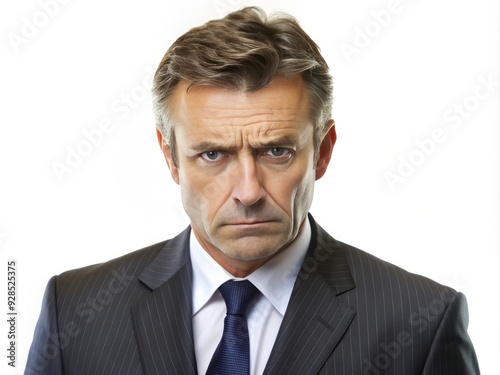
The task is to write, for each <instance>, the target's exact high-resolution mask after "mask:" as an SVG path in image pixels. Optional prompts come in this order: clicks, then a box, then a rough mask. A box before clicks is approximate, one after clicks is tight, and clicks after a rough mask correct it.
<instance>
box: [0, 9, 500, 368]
mask: <svg viewBox="0 0 500 375" xmlns="http://www.w3.org/2000/svg"><path fill="white" fill-rule="evenodd" d="M54 1H55V0H54ZM46 2H50V1H49V0H42V1H33V0H30V1H22V2H21V1H20V2H9V4H8V5H6V3H7V2H3V3H2V8H4V9H1V10H0V20H1V22H0V25H1V31H0V32H1V35H2V39H1V42H0V50H1V59H0V64H1V69H0V80H1V81H0V82H1V85H0V90H1V98H0V99H1V111H0V241H1V242H0V252H1V266H0V269H1V274H0V275H3V276H2V278H1V279H2V280H4V281H3V283H5V286H4V287H0V290H4V292H2V296H3V297H2V298H0V305H3V307H0V311H5V313H2V314H4V319H1V320H2V321H4V323H2V325H0V332H7V330H8V326H7V324H6V322H5V321H6V319H7V315H6V311H7V296H6V292H5V290H6V289H7V285H6V284H7V282H6V271H7V266H6V265H7V260H8V259H15V260H16V261H17V264H18V273H17V280H18V284H17V287H18V300H17V303H18V305H17V311H18V313H19V315H18V322H17V333H18V341H17V365H18V367H17V369H16V370H13V371H10V372H8V371H7V370H6V369H7V365H6V362H7V359H6V356H5V353H6V348H7V337H6V333H5V334H2V335H0V353H2V355H0V358H2V359H1V360H0V361H1V363H0V368H1V370H0V372H1V373H7V372H8V373H13V374H14V373H22V370H23V369H24V364H25V361H26V356H27V351H28V348H29V345H30V342H31V337H32V334H33V329H34V325H35V322H36V319H37V317H38V313H39V309H40V303H41V298H42V294H43V290H44V288H45V284H46V282H47V281H48V279H49V278H50V277H51V276H52V275H54V274H58V273H60V272H63V271H64V270H67V269H71V268H76V267H80V266H84V265H88V264H92V263H96V262H101V261H105V260H108V259H111V258H113V257H116V256H119V255H122V254H125V253H127V252H129V251H132V250H135V249H138V248H140V247H143V246H146V245H149V244H152V243H155V242H159V241H161V240H163V239H166V238H169V237H171V236H173V235H175V234H176V233H177V232H179V231H180V230H182V229H183V228H184V227H185V226H186V225H187V220H186V216H185V214H184V213H183V211H182V207H181V205H180V201H179V191H178V188H177V186H176V185H175V184H174V183H173V182H172V181H171V180H170V176H169V174H168V171H167V167H166V164H165V162H164V160H163V159H162V155H161V153H160V150H159V148H158V146H157V143H156V138H155V128H154V122H153V117H152V114H151V105H150V96H149V93H147V94H145V92H146V89H145V88H144V87H143V86H146V87H147V86H148V83H149V81H150V80H149V79H150V74H151V73H149V72H150V71H151V70H155V69H156V66H157V65H158V63H159V61H160V59H161V57H162V56H163V54H164V53H165V51H166V49H167V48H168V47H169V46H170V44H171V43H172V42H173V41H174V40H175V39H176V38H177V37H178V36H180V35H181V34H183V33H184V32H185V31H187V29H188V28H190V27H192V26H197V25H199V24H201V23H202V22H205V21H206V20H208V19H212V18H218V17H219V16H222V15H223V14H224V13H226V12H228V11H230V10H232V9H237V8H240V7H242V6H243V5H252V4H256V5H261V6H262V7H263V8H264V9H266V10H268V11H271V10H284V11H287V12H289V13H291V14H293V15H294V16H296V17H297V18H298V20H299V22H300V23H301V25H302V26H303V28H304V29H305V30H306V31H307V32H308V33H309V34H310V35H311V37H312V38H313V39H314V40H315V41H316V42H317V43H318V44H319V45H320V46H321V48H322V51H323V53H324V56H325V57H326V59H327V61H328V62H329V64H330V66H331V69H332V73H333V75H334V81H335V91H334V95H335V102H334V118H335V120H336V124H337V133H338V141H337V146H336V148H335V150H334V155H333V159H332V163H331V164H330V169H329V171H328V172H327V175H326V176H325V177H324V178H323V179H322V180H320V181H319V182H318V183H317V185H316V197H315V203H314V205H313V208H312V213H313V215H315V218H316V219H317V220H318V222H319V223H320V224H321V225H322V226H323V227H324V228H326V229H327V230H328V231H329V232H330V233H331V234H332V235H333V236H334V237H336V238H337V239H339V240H342V241H344V242H347V243H350V244H352V245H354V246H357V247H360V248H362V249H364V250H366V251H369V252H371V253H372V254H375V255H377V256H379V257H381V258H383V259H386V260H388V261H390V262H393V263H396V264H397V265H400V266H402V267H404V268H406V269H408V270H410V271H413V272H417V273H420V274H423V275H426V276H428V277H431V278H433V279H435V280H437V281H439V282H442V283H445V284H447V285H450V286H452V287H454V288H456V289H458V290H461V291H463V292H464V293H465V294H466V295H467V298H468V301H469V312H470V326H469V333H470V335H471V337H472V339H473V342H474V344H475V347H476V350H477V354H478V357H479V361H480V365H481V367H482V372H483V373H484V374H498V373H500V364H499V360H498V353H500V333H499V320H500V319H499V318H500V309H499V302H500V301H499V296H500V288H499V287H500V282H499V264H500V261H499V251H498V250H499V231H498V228H499V202H498V192H499V184H498V177H499V174H498V170H499V169H498V167H499V165H498V164H499V151H498V146H499V142H498V140H499V134H498V101H499V100H498V99H499V96H498V91H499V90H500V88H499V87H498V80H499V77H498V57H499V50H498V46H499V29H498V14H499V9H498V4H497V2H496V1H494V0H491V1H488V0H474V1H473V0H469V1H463V0H462V1H456V0H455V1H452V0H442V1H439V2H437V1H431V0H413V1H410V0H400V1H399V2H397V1H392V2H391V1H387V0H381V1H355V2H354V1H347V0H342V1H330V2H326V1H323V0H321V1H320V0H309V1H290V0H288V1H284V0H283V1H256V2H252V3H251V2H247V1H236V0H217V1H215V0H205V1H201V0H200V1H193V0H184V1H159V0H150V1H123V0H121V1H118V0H108V1H105V2H102V1H96V0H87V1H78V0H73V1H68V0H66V1H65V2H66V3H65V4H62V0H61V4H59V3H57V4H59V5H58V7H57V8H56V7H54V6H52V7H51V8H50V9H49V10H45V11H44V10H43V8H42V6H41V4H42V3H46ZM52 3H54V2H53V1H52ZM327 4H328V5H327ZM391 4H392V5H391ZM389 11H392V13H387V12H389ZM41 12H42V13H43V12H44V13H45V15H44V14H42V13H41ZM48 13H51V14H48ZM387 14H390V17H389V16H387ZM382 15H385V16H382ZM29 23H32V24H33V25H34V28H33V26H31V27H30V26H29ZM37 25H38V26H37ZM361 34H364V35H365V36H362V35H361ZM22 38H24V39H22ZM349 46H350V47H349ZM348 48H350V50H349V51H350V52H351V53H348V52H346V51H347V49H348ZM353 51H354V52H353ZM483 81H490V82H493V85H491V86H490V87H489V89H490V91H488V89H487V88H486V87H485V86H484V84H483V83H482V82H483ZM480 86H483V87H480ZM478 87H479V88H478ZM476 90H479V91H476ZM477 94H479V98H478V97H477ZM125 95H128V96H130V97H131V98H132V99H131V100H132V102H129V104H128V105H127V106H128V108H129V110H128V111H127V112H126V111H125V109H124V107H123V106H124V105H126V104H125V103H124V98H125ZM132 107H133V108H132ZM460 108H462V109H461V110H460ZM458 111H461V112H458ZM107 120H109V121H111V125H110V129H109V130H110V131H109V132H108V133H107V134H104V135H103V138H102V140H100V142H99V144H97V145H95V146H93V147H92V148H91V149H89V148H88V147H87V148H85V142H86V141H85V140H86V138H85V135H84V131H87V132H90V131H92V129H97V128H98V127H99V124H100V123H101V122H102V121H107ZM439 132H441V135H440V136H439V137H438V138H437V139H438V140H439V141H441V143H435V144H434V147H431V146H430V144H429V142H427V143H426V145H427V146H428V149H427V155H426V154H423V153H422V151H419V148H418V145H417V143H418V142H419V141H420V142H424V140H425V139H428V138H430V137H432V135H433V134H434V135H436V134H439ZM87 145H88V144H87ZM78 147H80V150H83V151H84V152H86V153H87V155H85V156H84V157H82V158H81V160H76V159H73V162H74V164H73V167H71V168H70V169H71V171H70V172H69V171H66V172H65V173H63V174H62V175H60V176H59V177H60V178H59V177H58V175H57V174H56V173H55V171H54V163H61V165H62V164H65V163H66V158H67V157H68V153H69V150H71V149H72V150H77V149H78ZM70 159H71V158H70ZM402 159H405V160H407V161H408V160H411V161H412V163H413V164H418V165H416V166H415V167H413V169H409V168H408V165H407V166H406V169H404V168H403V167H402V166H401V165H400V164H401V163H402V161H401V160H402ZM398 168H399V169H400V171H399V172H398ZM401 168H403V169H401ZM387 172H391V173H393V174H394V175H397V174H398V173H403V174H404V176H403V177H401V180H400V181H399V182H398V183H396V184H395V185H394V186H393V188H394V189H391V186H390V184H389V183H388V182H387V177H386V176H387Z"/></svg>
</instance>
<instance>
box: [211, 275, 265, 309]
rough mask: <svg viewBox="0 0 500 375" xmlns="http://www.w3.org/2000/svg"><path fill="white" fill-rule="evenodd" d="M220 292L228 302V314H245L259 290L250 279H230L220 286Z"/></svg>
mask: <svg viewBox="0 0 500 375" xmlns="http://www.w3.org/2000/svg"><path fill="white" fill-rule="evenodd" d="M219 292H220V294H222V298H224V301H225V302H226V307H227V314H229V315H245V313H246V310H247V308H248V306H249V305H250V302H252V299H253V298H254V297H255V296H256V295H257V293H258V292H259V290H258V289H257V288H256V287H255V286H254V285H253V284H252V283H251V282H250V281H248V280H243V281H234V280H229V281H226V282H225V283H224V284H222V285H221V286H220V287H219Z"/></svg>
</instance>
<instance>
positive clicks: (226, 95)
mask: <svg viewBox="0 0 500 375" xmlns="http://www.w3.org/2000/svg"><path fill="white" fill-rule="evenodd" d="M153 98H154V109H155V113H156V116H157V128H158V130H157V135H158V141H159V144H160V147H161V149H162V151H163V154H164V156H165V159H166V162H167V165H168V168H169V170H170V173H171V176H172V178H173V179H174V181H175V182H176V183H177V184H179V185H180V190H181V195H182V202H183V205H184V208H185V210H186V212H187V214H188V216H189V218H190V220H191V225H190V227H189V228H187V229H186V230H185V231H184V232H182V233H181V234H179V235H178V236H177V237H175V238H173V239H171V240H169V241H165V242H162V243H159V244H156V245H153V246H151V247H148V248H145V249H142V250H139V251H136V252H134V253H131V254H128V255H125V256H123V257H121V258H118V259H115V260H111V261H109V262H107V263H103V264H98V265H94V266H89V267H86V268H82V269H78V270H73V271H69V272H66V273H63V274H61V275H59V276H55V277H53V278H52V279H51V280H50V281H49V284H48V286H47V290H46V293H45V296H44V301H43V306H42V312H41V315H40V318H39V322H38V325H37V328H36V331H35V335H34V340H33V344H32V347H31V350H30V354H29V359H28V364H27V371H26V372H27V373H28V374H93V375H94V374H196V373H199V374H205V373H208V374H226V373H227V374H240V373H242V374H244V373H245V374H386V373H388V374H440V375H442V374H453V375H457V374H478V373H479V369H478V365H477V360H476V356H475V353H474V349H473V347H472V344H471V342H470V339H469V337H468V335H467V319H468V318H467V306H466V301H465V297H464V296H463V295H462V294H461V293H457V292H456V291H454V290H452V289H450V288H448V287H445V286H442V285H439V284H437V283H435V282H433V281H431V280H429V279H426V278H424V277H421V276H417V275H414V274H410V273H408V272H406V271H404V270H402V269H400V268H398V267H396V266H394V265H391V264H389V263H386V262H384V261H382V260H380V259H377V258H375V257H373V256H371V255H369V254H367V253H365V252H363V251H361V250H358V249H356V248H353V247H351V246H349V245H346V244H343V243H340V242H338V241H336V240H334V239H333V238H332V237H330V236H329V235H328V234H327V233H326V232H325V231H324V230H323V229H322V228H321V227H320V226H319V225H318V224H317V223H316V222H315V221H314V219H313V218H312V216H310V215H309V214H308V211H309V208H310V205H311V202H312V197H313V187H314V182H315V180H317V179H319V178H321V177H322V176H323V175H324V173H325V172H326V169H327V167H328V165H329V162H330V156H331V153H332V149H333V147H334V144H335V140H336V135H335V127H334V122H333V120H331V118H330V116H331V104H332V80H331V77H330V75H329V71H328V66H327V64H326V62H325V61H324V59H323V58H322V56H321V54H320V52H319V49H318V47H317V46H316V45H315V43H314V42H313V41H312V40H311V39H310V38H309V37H308V36H307V35H306V34H305V33H304V31H303V30H302V29H301V28H300V27H299V26H298V24H297V23H296V22H295V21H294V20H293V19H291V18H290V17H287V16H280V17H277V18H272V19H266V17H265V15H264V14H263V12H262V11H260V10H259V9H256V8H246V9H243V10H241V11H238V12H234V13H232V14H230V15H228V16H227V17H225V18H224V19H222V20H216V21H211V22H208V23H207V24H205V25H203V26H201V27H198V28H195V29H192V30H190V31H189V32H187V33H186V34H185V35H183V36H181V37H180V38H179V39H178V40H177V41H176V42H175V43H174V44H173V45H172V46H171V47H170V49H169V50H168V51H167V53H166V55H165V57H164V58H163V60H162V62H161V63H160V65H159V67H158V70H157V72H156V75H155V79H154V85H153ZM231 280H234V281H231ZM235 300H238V302H234V301H235ZM226 314H227V315H226Z"/></svg>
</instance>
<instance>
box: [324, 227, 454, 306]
mask: <svg viewBox="0 0 500 375" xmlns="http://www.w3.org/2000/svg"><path fill="white" fill-rule="evenodd" d="M315 226H316V231H317V232H316V236H317V241H322V243H323V245H324V244H328V246H329V247H330V248H331V249H334V250H335V253H336V256H334V257H330V258H331V260H332V262H341V261H342V262H345V263H347V265H348V268H349V271H350V274H351V278H352V280H353V282H354V284H355V286H356V288H355V289H356V293H358V294H363V295H366V296H367V298H370V299H372V298H375V299H376V298H382V299H400V300H402V301H403V302H408V303H410V304H411V303H412V302H413V303H416V304H418V303H420V302H424V301H426V302H427V303H429V301H432V300H436V301H437V300H440V301H448V302H449V301H450V300H451V299H452V298H454V297H455V295H456V293H457V292H456V291H455V290H454V289H452V288H450V287H448V286H445V285H442V284H440V283H438V282H436V281H434V280H432V279H430V278H428V277H425V276H423V275H419V274H416V273H413V272H410V271H408V270H405V269H403V268H401V267H399V266H397V265H395V264H393V263H391V262H388V261H385V260H383V259H381V258H379V257H377V256H375V255H373V254H370V253H369V252H366V251H364V250H361V249H358V248H356V247H354V246H352V245H349V244H346V243H344V242H341V241H338V240H336V239H334V238H333V237H331V236H330V235H329V234H328V233H327V232H326V231H325V230H324V229H323V228H321V227H320V226H319V225H318V224H315ZM409 299H412V301H410V300H409Z"/></svg>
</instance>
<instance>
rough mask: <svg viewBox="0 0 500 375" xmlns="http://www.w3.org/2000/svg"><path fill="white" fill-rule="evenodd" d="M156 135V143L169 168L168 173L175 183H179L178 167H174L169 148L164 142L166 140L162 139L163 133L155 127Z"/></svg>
mask: <svg viewBox="0 0 500 375" xmlns="http://www.w3.org/2000/svg"><path fill="white" fill-rule="evenodd" d="M156 137H157V138H158V143H159V144H160V148H161V150H162V152H163V156H164V157H165V160H166V162H167V165H168V169H169V170H170V175H171V176H172V179H173V180H174V181H175V183H176V184H179V169H178V168H177V167H176V165H175V163H174V160H173V159H172V154H171V148H170V146H169V145H167V144H166V142H164V141H163V135H162V134H161V132H160V131H159V130H158V129H156Z"/></svg>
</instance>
